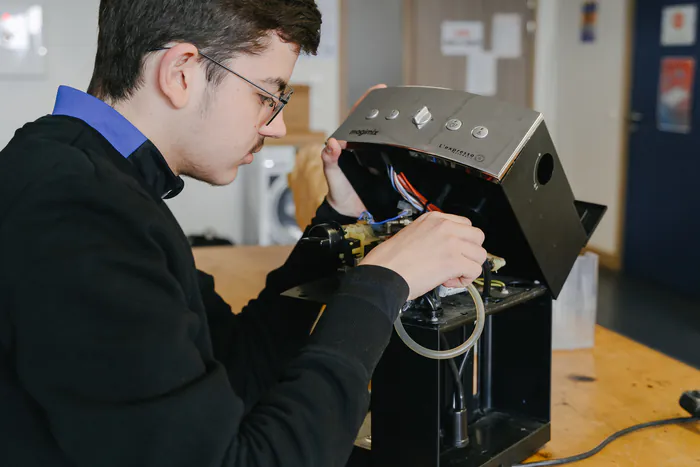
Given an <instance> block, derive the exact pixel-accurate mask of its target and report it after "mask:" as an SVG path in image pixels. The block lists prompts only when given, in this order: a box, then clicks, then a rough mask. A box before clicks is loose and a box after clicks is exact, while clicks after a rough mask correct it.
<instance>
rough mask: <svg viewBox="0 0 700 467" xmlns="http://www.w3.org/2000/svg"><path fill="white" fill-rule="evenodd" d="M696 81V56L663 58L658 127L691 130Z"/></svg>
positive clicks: (666, 129) (675, 131) (663, 129)
mask: <svg viewBox="0 0 700 467" xmlns="http://www.w3.org/2000/svg"><path fill="white" fill-rule="evenodd" d="M694 82H695V59H694V58H692V57H666V58H663V59H662V60H661V75H660V79H659V101H658V104H657V110H656V113H657V126H658V128H659V130H661V131H667V132H671V133H689V132H690V129H691V115H692V110H693V109H692V103H693V100H692V99H693V84H694Z"/></svg>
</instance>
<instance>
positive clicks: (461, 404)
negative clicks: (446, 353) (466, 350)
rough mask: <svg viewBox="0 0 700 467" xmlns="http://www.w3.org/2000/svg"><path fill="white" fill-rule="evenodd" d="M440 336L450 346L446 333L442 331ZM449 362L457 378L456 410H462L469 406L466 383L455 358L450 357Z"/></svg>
mask: <svg viewBox="0 0 700 467" xmlns="http://www.w3.org/2000/svg"><path fill="white" fill-rule="evenodd" d="M440 337H441V338H442V342H443V344H444V345H445V348H449V347H450V344H449V343H448V342H447V338H446V337H445V335H444V334H442V333H440ZM448 364H449V366H450V370H452V377H453V379H454V380H455V386H457V388H456V391H455V392H456V396H457V401H458V402H459V404H458V407H455V410H457V411H461V410H464V409H465V408H466V406H467V404H466V402H465V400H464V385H463V384H462V378H460V374H459V370H458V369H457V364H456V363H455V359H454V358H450V359H449V361H448Z"/></svg>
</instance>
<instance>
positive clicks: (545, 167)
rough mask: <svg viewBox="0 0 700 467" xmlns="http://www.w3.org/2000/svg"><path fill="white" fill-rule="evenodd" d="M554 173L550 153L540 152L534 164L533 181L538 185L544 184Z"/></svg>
mask: <svg viewBox="0 0 700 467" xmlns="http://www.w3.org/2000/svg"><path fill="white" fill-rule="evenodd" d="M553 174H554V157H552V155H551V154H549V153H546V154H542V155H541V156H540V158H539V159H537V164H535V181H536V182H537V184H538V185H539V186H544V185H546V184H547V183H549V181H550V180H551V179H552V175H553Z"/></svg>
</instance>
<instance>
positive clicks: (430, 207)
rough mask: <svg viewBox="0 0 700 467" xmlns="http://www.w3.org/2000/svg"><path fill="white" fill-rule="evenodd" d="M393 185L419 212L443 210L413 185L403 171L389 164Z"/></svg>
mask: <svg viewBox="0 0 700 467" xmlns="http://www.w3.org/2000/svg"><path fill="white" fill-rule="evenodd" d="M387 169H388V172H389V179H390V181H391V186H392V187H393V188H394V190H396V191H397V192H398V193H399V194H400V195H401V197H402V198H403V199H404V200H406V201H407V202H408V203H409V204H410V205H411V206H413V208H415V209H416V210H417V211H418V212H421V213H422V212H425V211H429V212H431V211H437V212H442V211H441V210H440V208H438V207H437V206H435V205H434V204H432V203H430V202H429V201H428V199H427V198H426V197H425V196H423V195H422V194H421V193H420V192H419V191H418V190H417V189H416V188H415V187H414V186H413V185H411V182H409V181H408V178H407V177H406V175H405V174H404V173H403V172H399V173H397V172H396V171H395V170H394V167H392V166H391V165H387Z"/></svg>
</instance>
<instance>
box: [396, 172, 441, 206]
mask: <svg viewBox="0 0 700 467" xmlns="http://www.w3.org/2000/svg"><path fill="white" fill-rule="evenodd" d="M398 177H399V181H400V182H401V185H402V186H403V187H404V188H405V189H406V191H408V192H409V193H411V194H412V195H413V196H415V197H416V198H418V201H420V203H421V204H422V205H423V206H425V208H426V209H427V210H428V211H437V212H442V210H441V209H440V208H438V207H437V206H435V205H434V204H432V203H428V200H427V199H426V198H425V196H423V195H421V194H420V192H419V191H418V190H416V189H415V188H414V187H413V185H411V182H409V181H408V178H406V176H405V175H404V174H403V172H401V173H399V174H398Z"/></svg>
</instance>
